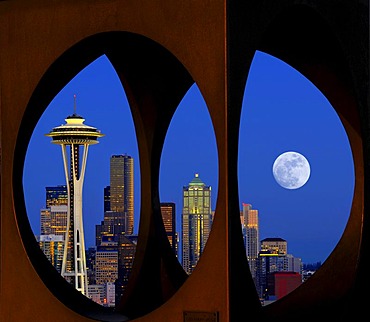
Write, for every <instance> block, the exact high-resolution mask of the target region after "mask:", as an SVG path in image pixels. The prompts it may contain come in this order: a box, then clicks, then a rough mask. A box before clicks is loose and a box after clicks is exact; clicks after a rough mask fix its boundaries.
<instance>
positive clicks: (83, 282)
mask: <svg viewBox="0 0 370 322" xmlns="http://www.w3.org/2000/svg"><path fill="white" fill-rule="evenodd" d="M65 121H66V124H62V125H60V126H57V127H54V128H53V129H52V130H51V131H50V132H49V133H47V134H45V135H46V136H48V137H51V138H52V143H54V144H58V145H60V146H61V148H62V155H63V164H64V172H65V178H66V183H67V192H68V213H67V229H66V235H65V239H64V253H63V262H62V270H61V275H62V276H63V277H64V278H65V279H66V280H67V281H68V282H70V283H71V284H72V285H74V287H75V288H76V289H77V290H79V291H80V292H81V293H82V294H84V295H86V296H88V289H87V270H86V255H85V238H84V229H83V219H82V187H83V181H84V177H85V170H86V160H87V152H88V148H89V146H90V145H93V144H97V143H99V142H98V138H99V137H102V136H104V134H102V133H101V132H100V131H99V130H98V129H96V128H95V127H92V126H88V125H86V124H84V121H85V119H84V118H83V117H82V116H79V115H77V114H76V95H74V113H73V114H72V115H70V116H68V117H67V118H66V119H65ZM80 154H81V156H82V157H81V158H80Z"/></svg>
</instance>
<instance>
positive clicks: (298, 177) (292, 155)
mask: <svg viewBox="0 0 370 322" xmlns="http://www.w3.org/2000/svg"><path fill="white" fill-rule="evenodd" d="M310 172H311V169H310V164H309V162H308V161H307V159H306V158H305V157H304V156H303V155H302V154H300V153H298V152H293V151H289V152H285V153H282V154H280V155H279V156H278V157H277V158H276V160H275V162H274V164H273V166H272V173H273V174H274V178H275V180H276V182H277V183H278V184H279V185H280V186H282V187H283V188H286V189H298V188H300V187H302V186H303V185H304V184H305V183H306V182H307V180H308V179H309V177H310Z"/></svg>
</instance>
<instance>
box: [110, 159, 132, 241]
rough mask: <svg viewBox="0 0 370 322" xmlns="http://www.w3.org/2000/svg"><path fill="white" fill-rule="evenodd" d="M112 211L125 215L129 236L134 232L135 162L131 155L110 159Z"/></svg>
mask: <svg viewBox="0 0 370 322" xmlns="http://www.w3.org/2000/svg"><path fill="white" fill-rule="evenodd" d="M110 210H111V211H114V212H118V213H123V214H124V216H125V222H126V231H125V233H126V234H128V235H132V234H133V232H134V160H133V158H132V157H131V156H129V155H113V156H112V157H111V159H110Z"/></svg>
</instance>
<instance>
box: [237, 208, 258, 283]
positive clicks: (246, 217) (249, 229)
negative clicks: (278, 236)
mask: <svg viewBox="0 0 370 322" xmlns="http://www.w3.org/2000/svg"><path fill="white" fill-rule="evenodd" d="M241 220H242V230H243V237H244V246H245V251H246V255H247V259H248V264H249V269H250V271H251V274H252V278H253V280H255V278H256V261H257V259H258V253H259V251H260V241H259V223H258V210H257V209H252V205H251V204H247V203H243V210H242V217H241Z"/></svg>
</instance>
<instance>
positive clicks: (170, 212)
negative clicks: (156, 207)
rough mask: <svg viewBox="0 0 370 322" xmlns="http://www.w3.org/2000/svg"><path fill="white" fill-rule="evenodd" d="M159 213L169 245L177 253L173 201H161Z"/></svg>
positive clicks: (174, 206)
mask: <svg viewBox="0 0 370 322" xmlns="http://www.w3.org/2000/svg"><path fill="white" fill-rule="evenodd" d="M161 213H162V220H163V225H164V229H165V230H166V234H167V237H168V240H169V242H170V245H171V247H172V249H173V251H174V252H175V254H176V255H177V233H176V205H175V203H174V202H162V203H161Z"/></svg>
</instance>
